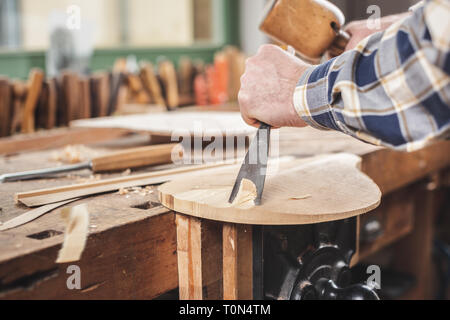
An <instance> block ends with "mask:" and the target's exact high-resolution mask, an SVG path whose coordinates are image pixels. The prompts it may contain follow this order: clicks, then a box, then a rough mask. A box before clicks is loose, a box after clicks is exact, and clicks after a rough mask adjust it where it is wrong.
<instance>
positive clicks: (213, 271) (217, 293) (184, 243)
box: [176, 214, 223, 300]
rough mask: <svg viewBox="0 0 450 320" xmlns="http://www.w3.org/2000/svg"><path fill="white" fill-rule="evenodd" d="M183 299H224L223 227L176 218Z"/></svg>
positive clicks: (205, 221)
mask: <svg viewBox="0 0 450 320" xmlns="http://www.w3.org/2000/svg"><path fill="white" fill-rule="evenodd" d="M176 225H177V255H178V281H179V291H180V299H181V300H217V299H222V297H223V292H222V262H221V260H222V259H221V258H222V241H221V240H222V232H221V228H222V226H221V224H220V223H217V222H212V221H207V220H200V219H197V218H192V217H188V216H184V215H178V214H177V216H176Z"/></svg>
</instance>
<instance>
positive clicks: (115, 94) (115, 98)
mask: <svg viewBox="0 0 450 320" xmlns="http://www.w3.org/2000/svg"><path fill="white" fill-rule="evenodd" d="M125 80H126V75H125V73H123V72H120V73H112V74H111V81H110V85H111V88H110V91H111V96H110V100H109V104H108V115H112V114H113V113H115V112H116V111H117V110H120V109H121V107H122V105H123V103H124V99H123V90H122V89H123V88H126V83H125Z"/></svg>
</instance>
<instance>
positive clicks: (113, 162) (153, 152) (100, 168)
mask: <svg viewBox="0 0 450 320" xmlns="http://www.w3.org/2000/svg"><path fill="white" fill-rule="evenodd" d="M172 154H174V155H175V156H176V157H180V158H181V157H182V156H183V147H182V146H181V145H180V144H177V143H172V144H163V145H155V146H148V147H140V148H133V149H128V150H125V151H120V152H115V153H111V154H107V155H105V156H101V157H96V158H93V159H91V160H90V161H87V162H83V163H78V164H74V165H67V166H61V167H56V168H48V169H40V170H32V171H25V172H17V173H9V174H4V175H1V176H0V183H4V182H13V181H21V180H30V179H37V178H45V177H48V176H51V175H54V174H58V173H67V172H72V171H78V170H84V169H89V170H92V171H93V172H107V171H119V170H126V169H131V168H138V167H144V166H151V165H159V164H166V163H171V162H172Z"/></svg>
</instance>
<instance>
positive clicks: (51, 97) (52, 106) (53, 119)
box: [45, 79, 58, 129]
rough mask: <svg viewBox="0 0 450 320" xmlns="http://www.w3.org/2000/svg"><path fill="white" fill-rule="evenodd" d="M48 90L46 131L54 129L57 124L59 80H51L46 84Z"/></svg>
mask: <svg viewBox="0 0 450 320" xmlns="http://www.w3.org/2000/svg"><path fill="white" fill-rule="evenodd" d="M45 83H46V87H47V90H48V98H47V119H46V123H45V128H46V129H53V128H54V127H56V124H57V112H58V110H57V108H58V92H57V87H56V86H57V80H56V79H49V80H47V81H46V82H45Z"/></svg>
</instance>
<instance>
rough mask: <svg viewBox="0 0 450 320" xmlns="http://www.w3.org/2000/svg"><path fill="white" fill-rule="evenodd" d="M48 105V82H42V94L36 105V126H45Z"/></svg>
mask: <svg viewBox="0 0 450 320" xmlns="http://www.w3.org/2000/svg"><path fill="white" fill-rule="evenodd" d="M47 107H48V86H47V84H46V82H45V81H44V83H43V84H42V90H41V95H40V97H39V101H38V104H37V106H36V110H35V112H34V113H35V114H34V117H35V119H36V128H45V125H46V122H47V113H48V112H47Z"/></svg>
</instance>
